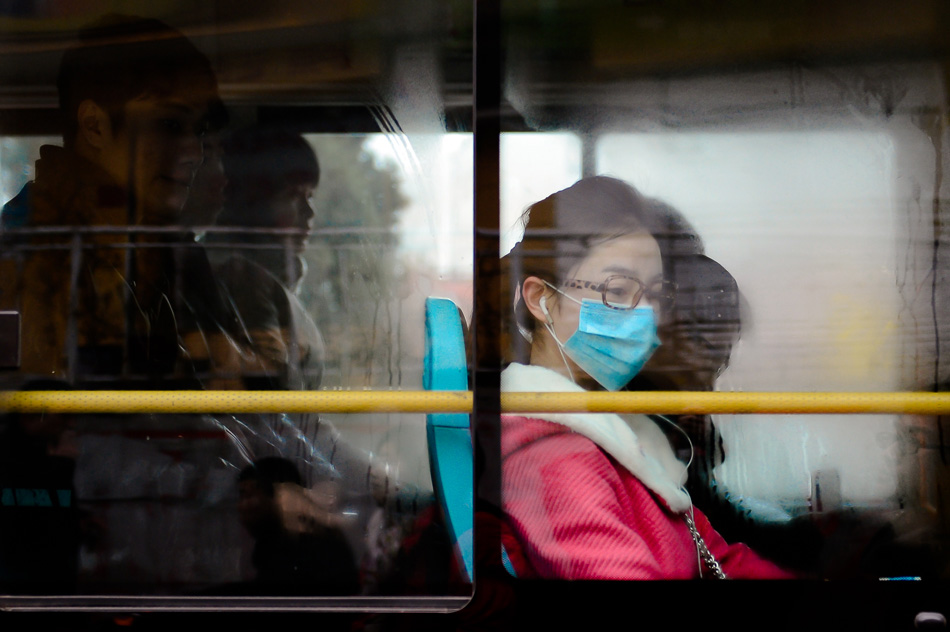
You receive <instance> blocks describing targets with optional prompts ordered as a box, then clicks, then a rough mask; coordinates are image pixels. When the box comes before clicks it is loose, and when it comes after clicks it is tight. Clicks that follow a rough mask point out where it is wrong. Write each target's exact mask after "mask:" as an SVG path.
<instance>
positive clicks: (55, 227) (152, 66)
mask: <svg viewBox="0 0 950 632" xmlns="http://www.w3.org/2000/svg"><path fill="white" fill-rule="evenodd" d="M57 88H58V91H59V98H60V109H61V113H62V115H63V118H64V124H65V129H64V135H63V147H54V146H44V147H42V148H41V150H40V160H39V161H38V162H37V165H36V178H35V180H34V181H33V182H30V183H28V184H27V185H26V187H24V189H23V191H21V192H20V194H19V195H17V196H16V197H15V198H14V199H13V200H11V201H10V202H9V203H8V204H7V205H6V206H5V207H4V209H3V212H2V215H0V228H2V232H3V235H2V239H3V242H4V244H5V246H6V248H5V253H4V254H5V255H10V254H14V253H17V252H19V253H20V254H18V255H16V257H10V258H5V259H4V261H3V262H2V265H3V270H0V308H8V309H14V310H18V311H20V312H21V314H22V323H23V331H22V338H23V344H22V372H23V373H25V374H40V375H45V376H49V375H58V376H64V377H66V378H67V379H69V380H71V381H76V380H81V379H83V378H85V377H88V376H107V377H110V378H113V379H115V378H116V377H117V376H119V375H135V376H138V377H147V378H150V379H155V378H156V377H163V378H168V377H169V376H172V375H177V376H181V377H185V378H189V379H190V378H191V377H193V374H194V372H195V371H196V370H197V371H198V372H204V371H206V370H210V371H211V372H212V374H214V375H215V376H216V377H214V378H212V379H214V380H217V379H218V378H220V379H221V380H224V381H226V380H227V379H228V378H227V377H226V375H227V374H229V373H235V374H236V373H237V370H236V367H237V366H239V365H240V364H241V362H242V360H241V358H240V355H241V354H240V352H239V351H238V349H237V348H236V346H235V345H233V344H231V341H232V340H233V339H234V336H233V332H234V331H235V329H234V325H235V323H234V322H233V318H232V316H233V314H232V313H231V312H230V311H229V310H228V306H227V304H226V303H225V302H223V300H221V296H220V294H219V292H218V291H217V286H216V284H215V282H214V279H213V276H212V275H211V270H210V265H209V264H208V262H207V260H206V258H204V256H203V253H202V252H201V251H200V249H197V248H194V247H191V248H178V247H173V246H178V245H181V243H182V241H183V240H182V236H181V235H180V234H178V233H177V231H174V230H173V229H174V227H175V226H177V225H178V224H179V222H180V213H181V210H182V207H183V205H184V204H185V201H186V200H187V197H188V195H189V193H190V188H191V183H192V178H193V176H194V174H195V171H196V170H197V169H198V167H199V166H200V165H201V162H202V142H201V138H202V135H203V133H204V131H205V128H206V126H207V124H208V120H209V113H210V112H214V111H220V110H221V109H222V106H221V103H220V101H219V99H218V94H217V81H216V78H215V76H214V73H213V71H212V69H211V65H210V63H209V62H208V60H207V58H206V57H205V56H204V55H203V54H202V53H201V52H199V51H198V49H197V48H195V46H194V45H193V44H192V43H191V42H190V41H188V39H187V38H185V37H184V36H183V35H181V33H178V32H177V31H175V30H173V29H171V28H170V27H168V26H167V25H165V24H163V23H161V22H159V21H157V20H149V19H142V18H135V17H131V16H115V15H113V16H107V17H105V18H103V19H101V20H99V21H97V22H96V23H94V24H92V25H90V26H88V27H86V28H84V29H83V30H82V31H81V32H80V34H79V43H78V44H77V45H76V46H74V47H72V48H70V49H69V50H67V51H66V53H65V54H64V56H63V59H62V62H61V64H60V70H59V76H58V79H57ZM133 228H134V229H135V230H130V229H133ZM18 229H23V230H21V231H20V232H19V233H17V232H16V231H17V230H18ZM29 229H43V230H46V231H47V232H45V233H37V234H33V233H29V232H28V230H29ZM77 229H81V230H77ZM49 231H53V232H49ZM193 245H194V244H192V246H193ZM37 247H38V248H37ZM17 257H18V258H17ZM232 382H233V380H232ZM213 385H216V386H228V385H231V384H225V383H224V382H220V383H217V384H213ZM166 386H175V385H174V384H168V383H166Z"/></svg>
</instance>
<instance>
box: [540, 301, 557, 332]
mask: <svg viewBox="0 0 950 632" xmlns="http://www.w3.org/2000/svg"><path fill="white" fill-rule="evenodd" d="M538 305H539V306H540V307H541V313H542V314H544V318H545V320H547V321H548V324H549V325H553V324H554V321H553V320H551V314H550V313H548V297H547V296H542V297H541V300H540V301H538Z"/></svg>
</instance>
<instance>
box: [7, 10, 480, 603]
mask: <svg viewBox="0 0 950 632" xmlns="http://www.w3.org/2000/svg"><path fill="white" fill-rule="evenodd" d="M146 4H147V5H149V6H145V5H146ZM397 4H399V5H400V6H398V7H397V6H396V4H393V3H375V2H369V3H366V2H359V3H351V2H344V3H336V4H334V5H333V6H332V7H330V6H329V5H326V3H316V4H313V3H297V2H291V3H280V4H279V6H274V7H264V6H256V5H255V6H251V5H250V4H247V3H233V5H229V6H228V7H217V6H214V5H207V4H202V5H200V6H199V5H195V6H194V7H185V6H184V5H180V3H170V4H169V3H161V4H158V5H154V6H152V3H144V4H143V3H135V5H136V6H138V9H139V10H140V11H138V12H136V11H133V9H134V8H135V7H134V6H130V7H128V10H129V12H130V13H138V14H137V15H115V14H107V12H106V11H105V10H104V9H103V10H101V11H100V10H97V9H96V7H95V6H91V5H90V6H88V7H85V8H83V9H82V10H74V9H67V8H65V6H60V5H58V4H55V3H54V4H53V5H48V4H42V5H41V6H37V7H36V8H34V9H32V10H27V9H23V10H22V11H18V12H17V14H16V15H15V16H10V17H8V18H4V21H3V22H2V24H0V29H2V33H0V39H2V40H3V43H4V46H5V47H7V48H6V50H8V51H10V55H9V56H6V57H5V61H4V63H3V64H2V67H0V75H2V76H3V79H4V80H3V81H2V82H0V83H2V84H3V86H4V87H3V88H2V89H0V101H2V109H3V110H4V116H3V117H0V171H2V181H0V186H2V189H0V194H2V200H0V202H2V203H3V209H2V211H0V279H2V280H0V311H2V312H6V313H12V314H17V315H18V319H17V318H12V319H11V318H10V317H8V316H6V315H5V317H4V318H3V319H0V323H2V326H3V327H10V331H4V332H2V333H3V336H0V338H2V339H3V340H4V346H3V349H4V353H6V352H7V348H8V347H7V343H6V340H7V338H6V336H7V334H10V335H11V336H12V337H13V338H14V339H16V340H17V341H18V352H17V353H15V354H13V353H11V354H9V355H11V357H10V358H3V361H2V362H0V366H3V367H4V368H3V369H2V372H0V390H2V391H4V393H3V395H2V396H3V397H6V399H5V400H4V405H3V410H2V411H0V415H2V424H0V433H2V437H0V446H2V447H0V595H2V597H0V599H3V600H4V603H5V605H10V606H11V607H17V605H18V604H22V603H23V600H24V599H25V598H27V597H26V596H30V598H32V597H34V596H39V597H41V598H42V599H41V600H40V603H41V604H44V605H46V606H49V607H51V608H56V607H61V606H62V604H63V601H62V598H64V597H66V598H69V599H74V598H75V595H77V594H78V595H81V596H82V599H86V598H88V599H89V600H92V601H95V602H96V603H97V604H103V603H114V602H113V601H111V600H113V599H114V598H117V597H122V598H128V597H132V598H135V599H137V601H136V603H141V604H149V605H151V606H154V607H156V608H158V609H162V608H163V607H166V606H167V605H168V603H169V602H164V605H163V603H162V602H161V599H160V598H163V597H168V596H187V597H189V598H190V599H191V601H190V602H189V603H195V604H196V605H197V607H212V608H218V607H223V606H233V607H238V608H248V607H251V606H250V604H251V602H252V601H253V603H254V604H257V606H258V607H259V605H260V603H261V602H260V601H259V598H277V597H280V598H286V597H294V598H300V599H301V600H302V601H300V602H294V603H300V604H304V605H305V606H306V607H309V608H317V609H320V608H331V609H332V608H337V609H338V608H340V607H342V606H341V603H342V602H343V601H345V600H347V599H354V598H362V597H386V598H387V599H388V601H379V602H374V601H370V602H364V601H361V602H360V603H362V604H363V605H364V606H365V607H366V608H368V609H370V610H372V609H374V608H377V607H382V606H381V605H380V604H387V605H386V607H391V605H392V603H394V602H393V601H392V599H391V598H392V597H406V596H411V597H412V600H413V601H412V604H416V605H418V604H419V603H422V602H424V604H425V607H427V608H429V609H442V610H445V609H454V608H458V607H460V606H461V605H462V604H464V603H465V601H467V599H468V597H469V596H470V594H471V591H472V589H473V582H472V568H471V556H472V535H471V533H472V532H471V530H472V524H471V522H472V518H471V506H472V501H471V497H472V485H471V482H470V481H471V471H472V468H473V464H472V463H473V462H472V456H471V454H472V448H471V436H470V431H469V428H468V423H467V415H463V416H462V417H463V418H464V419H465V423H464V424H463V425H461V426H459V427H457V428H454V430H455V432H453V433H450V435H451V440H452V442H453V446H456V449H457V450H461V452H458V451H457V452H453V454H454V455H456V460H455V461H453V465H454V466H455V468H456V470H457V471H458V472H460V473H462V474H464V473H466V472H467V475H468V480H469V484H468V486H467V487H465V486H463V487H461V488H459V486H458V485H457V484H455V483H452V484H455V487H452V486H451V485H452V484H450V483H449V482H446V483H443V482H442V478H440V477H439V476H438V475H434V473H433V472H435V471H437V469H436V465H435V462H436V461H433V464H431V465H430V456H433V455H434V456H433V458H435V456H438V454H437V450H436V448H437V444H436V442H435V441H434V440H433V439H430V432H431V431H430V428H429V427H431V426H432V425H433V423H431V422H432V418H431V417H428V416H427V415H426V414H423V413H420V412H412V413H409V412H405V404H403V403H401V402H400V401H396V403H394V404H389V403H383V405H382V406H378V405H376V404H377V403H378V400H379V399H380V397H381V396H380V395H379V394H380V393H384V394H385V395H393V394H397V395H398V394H399V393H400V392H402V393H406V394H407V395H411V394H412V393H413V392H414V391H422V390H424V389H425V388H429V389H432V388H435V389H436V390H439V389H442V388H447V387H444V386H442V387H439V386H433V385H432V384H430V383H429V382H425V380H424V377H425V376H424V370H423V368H424V365H425V362H426V358H427V357H428V356H427V354H428V353H429V351H430V347H431V344H432V343H431V341H432V340H434V339H438V338H439V336H441V337H442V338H445V339H448V338H449V335H448V334H446V333H444V332H435V335H434V336H433V335H430V336H429V338H428V342H427V337H426V333H427V327H428V326H429V325H428V324H427V307H426V306H427V299H429V298H430V297H441V298H444V299H447V301H449V303H448V304H449V305H452V309H453V312H452V316H453V318H454V321H451V322H448V323H447V324H446V325H444V326H445V327H449V328H450V329H451V330H452V331H453V332H454V331H456V330H457V331H458V336H457V338H452V340H453V344H454V345H455V346H456V347H457V349H455V351H457V353H458V354H460V355H461V358H462V365H461V367H460V369H459V370H460V372H461V375H462V376H463V378H464V376H465V375H466V371H467V367H466V366H465V365H464V358H465V345H466V338H465V336H464V334H463V332H464V331H466V330H467V321H466V319H467V315H468V314H469V313H470V311H471V305H472V272H471V270H472V265H473V262H472V255H471V253H472V236H471V235H472V229H471V227H472V223H473V222H472V215H473V211H472V184H471V183H472V179H473V174H472V170H473V167H472V164H473V162H472V138H471V133H470V130H471V107H472V101H471V95H472V85H471V76H470V72H469V73H466V72H463V73H458V72H455V71H454V69H455V68H457V67H460V66H461V67H465V66H466V65H467V66H468V67H469V68H470V66H471V47H472V41H471V15H472V6H471V3H466V2H461V3H435V2H432V3H397ZM410 4H411V6H409V5H410ZM106 8H108V7H106ZM77 32H78V33H80V35H79V37H80V39H81V40H82V42H83V44H82V45H81V46H79V45H77V39H76V38H77ZM28 69H29V72H28ZM449 69H452V74H451V80H449V79H448V78H446V73H447V72H449ZM58 77H59V79H57V78H58ZM456 306H457V308H456ZM433 327H434V325H433ZM424 384H425V385H424ZM455 388H456V390H466V389H467V384H465V383H464V380H463V383H462V384H461V385H456V387H455ZM101 390H106V391H110V392H111V391H134V393H141V395H135V394H131V395H130V397H131V399H123V400H122V401H124V402H126V403H124V404H117V405H116V406H115V407H114V409H112V410H110V411H109V412H107V413H103V412H73V411H69V410H63V411H60V412H51V411H49V410H44V407H46V406H48V400H44V399H43V397H45V396H42V395H41V396H39V397H40V401H39V404H38V407H39V409H38V410H35V411H34V410H30V411H22V412H13V411H11V410H9V409H10V407H11V404H10V402H11V401H14V400H16V398H17V397H18V396H22V395H24V394H28V393H29V392H30V391H43V392H46V391H63V392H65V393H66V394H67V396H68V393H70V392H78V394H79V395H81V394H84V393H87V392H88V391H101ZM149 391H160V392H161V393H162V394H161V395H160V396H159V397H158V398H151V401H152V404H150V405H148V406H147V408H148V410H143V409H142V408H141V403H142V401H144V399H149V397H150V396H149V394H148V392H149ZM247 392H254V393H255V395H254V396H255V397H258V398H259V399H257V400H255V401H257V402H269V403H265V404H260V405H259V404H255V406H259V407H258V408H255V407H253V406H252V407H251V409H250V410H247V409H246V408H245V409H236V408H235V404H234V403H235V402H236V401H237V400H235V399H234V397H239V396H241V395H242V394H247ZM301 393H313V394H314V395H315V396H317V403H314V404H312V405H308V406H310V407H309V408H308V409H305V410H300V409H299V408H298V409H294V410H293V412H289V411H291V408H292V407H290V405H289V404H287V405H288V408H286V409H285V408H282V406H284V405H285V404H284V402H287V401H288V399H287V397H286V396H291V395H296V394H301ZM355 393H358V394H360V395H361V397H360V398H359V401H356V400H353V401H354V402H355V403H354V404H352V405H350V406H349V408H347V407H346V406H344V407H342V408H339V407H337V408H333V409H332V411H333V412H326V411H325V410H323V409H322V408H321V406H328V407H329V406H333V405H335V404H334V403H335V402H337V401H338V400H339V399H340V398H342V397H344V396H348V395H352V394H355ZM61 394H62V393H61ZM189 394H190V395H195V394H198V395H204V396H207V397H205V398H204V399H202V400H201V402H202V403H200V404H199V405H198V406H197V410H192V411H188V412H187V413H176V414H169V413H167V412H163V406H166V405H174V404H175V402H177V401H179V398H180V397H185V396H188V395H189ZM124 395H129V394H128V393H123V394H121V395H118V396H116V397H123V396H124ZM232 396H233V397H232ZM137 397H139V399H136V398H137ZM321 397H323V399H320V398H321ZM16 401H19V400H16ZM347 401H350V400H347ZM386 401H387V402H389V401H395V400H393V399H389V400H386ZM320 402H323V404H321V403H320ZM328 410H329V408H328ZM413 410H418V408H415V409H413ZM360 411H369V412H360ZM436 434H438V433H436ZM443 434H444V433H443ZM442 436H443V435H442V434H439V435H438V437H437V438H440V437H442ZM466 450H467V452H466ZM463 478H464V477H463ZM454 480H455V479H453V481H454ZM458 506H463V507H467V508H468V513H467V514H463V516H462V517H461V518H460V517H459V515H458V514H457V512H456V510H455V508H456V507H458ZM465 534H467V535H465ZM460 537H465V538H467V539H466V540H464V541H462V542H460ZM37 551H41V553H37ZM37 555H38V556H39V557H37ZM234 598H239V599H234ZM246 598H253V599H251V600H248V599H246ZM420 598H426V599H422V600H421V601H420ZM430 598H431V599H430ZM341 600H342V601H341ZM83 603H86V602H83ZM281 603H282V604H284V605H286V604H287V603H288V602H286V601H282V602H281ZM400 603H401V602H400ZM407 603H408V602H407ZM374 604H375V605H374ZM408 607H410V608H412V607H416V606H415V605H410V606H408Z"/></svg>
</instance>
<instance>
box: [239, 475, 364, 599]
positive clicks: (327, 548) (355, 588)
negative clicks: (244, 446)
mask: <svg viewBox="0 0 950 632" xmlns="http://www.w3.org/2000/svg"><path fill="white" fill-rule="evenodd" d="M238 486H239V500H238V513H239V515H240V518H241V524H243V525H244V527H245V528H246V529H247V530H248V532H249V533H250V534H251V535H252V536H253V537H254V540H255V546H254V554H253V562H254V568H255V569H256V570H257V578H256V582H257V584H259V588H260V590H261V591H262V592H263V593H265V594H269V593H272V592H273V593H274V594H279V595H289V594H295V595H349V594H356V593H357V592H359V575H358V573H357V568H356V561H355V558H354V556H353V552H352V550H351V549H350V546H349V544H348V543H347V540H346V537H345V536H344V535H343V532H342V531H341V530H340V529H339V528H338V526H337V523H338V521H339V519H340V515H339V513H338V507H337V506H336V493H335V492H334V489H335V481H334V480H333V479H332V477H330V476H329V475H325V476H323V477H322V480H321V481H320V482H319V483H318V484H317V485H316V486H315V487H314V488H312V489H309V490H305V489H304V488H303V479H302V478H301V476H300V472H298V471H297V468H296V467H295V466H294V464H293V463H291V462H290V461H288V460H286V459H282V458H278V457H267V458H263V459H260V460H258V461H256V462H255V463H254V464H252V465H249V466H248V467H246V468H245V469H244V470H242V471H241V474H240V476H239V477H238Z"/></svg>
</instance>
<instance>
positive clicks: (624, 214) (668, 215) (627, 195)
mask: <svg viewBox="0 0 950 632" xmlns="http://www.w3.org/2000/svg"><path fill="white" fill-rule="evenodd" d="M522 223H523V226H524V231H525V232H524V237H523V238H522V240H521V241H520V242H519V243H518V244H517V245H516V246H515V247H514V248H513V249H512V250H511V252H510V253H508V255H506V256H505V257H504V259H503V261H502V274H503V276H505V277H507V287H508V292H509V297H510V299H509V302H508V303H507V305H512V306H513V308H514V310H513V318H511V317H510V314H511V312H509V311H508V310H507V309H506V310H504V312H505V317H506V318H507V319H508V320H507V322H506V325H507V326H506V327H505V328H504V332H505V333H504V335H505V336H506V337H507V343H506V344H505V349H506V350H507V352H508V354H509V358H508V359H509V360H518V361H526V360H527V357H528V353H529V351H530V349H529V347H528V345H527V344H526V341H524V339H523V338H522V336H521V335H520V333H519V330H521V331H524V330H526V331H528V332H533V331H534V328H535V325H536V323H535V322H534V319H533V318H531V316H530V314H529V313H528V311H527V308H526V307H525V305H524V301H523V300H521V298H520V288H521V285H522V284H523V283H524V280H525V279H526V278H527V277H529V276H537V277H539V278H541V279H544V280H546V281H548V282H550V283H552V284H555V285H557V284H558V283H559V282H560V281H563V280H564V278H565V276H566V275H567V274H568V273H569V271H570V270H571V268H573V267H574V266H575V265H576V264H577V263H579V262H580V261H582V260H583V259H584V258H585V257H586V256H587V254H588V253H589V251H590V248H591V247H592V246H594V245H596V244H597V243H600V242H603V241H605V240H608V239H611V238H614V237H619V236H622V235H628V234H630V233H635V232H641V231H642V232H647V233H649V234H650V235H652V236H653V237H654V238H655V239H656V240H657V242H658V243H659V245H660V252H661V256H662V257H663V259H664V267H666V266H667V262H668V259H669V258H670V257H673V256H679V254H680V253H686V252H689V253H701V252H702V248H703V246H702V241H701V240H700V239H699V236H698V235H697V234H696V231H695V230H694V229H693V227H692V226H690V224H689V222H687V221H686V219H685V218H684V217H683V216H682V215H681V214H680V213H679V212H678V211H676V210H675V209H674V208H673V207H671V206H669V205H668V204H665V203H664V202H661V201H659V200H655V199H653V198H649V197H647V196H645V195H643V194H642V193H640V192H639V191H637V190H636V189H635V188H633V187H632V186H630V185H629V184H627V183H626V182H623V181H622V180H618V179H616V178H611V177H608V176H593V177H589V178H584V179H582V180H579V181H578V182H576V183H575V184H573V185H572V186H570V187H568V188H566V189H564V190H562V191H558V192H557V193H554V194H552V195H549V196H548V197H546V198H545V199H543V200H541V201H540V202H536V203H534V204H532V205H531V206H529V207H528V209H527V210H526V211H525V212H524V214H523V215H522Z"/></svg>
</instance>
